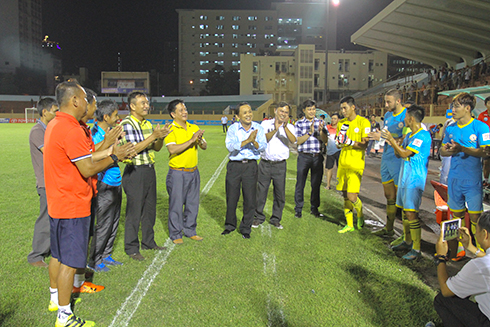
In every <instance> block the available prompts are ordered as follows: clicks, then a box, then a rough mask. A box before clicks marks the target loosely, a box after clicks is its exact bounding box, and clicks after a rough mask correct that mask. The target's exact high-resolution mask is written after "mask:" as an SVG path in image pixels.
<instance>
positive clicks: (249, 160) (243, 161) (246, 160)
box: [230, 159, 257, 163]
mask: <svg viewBox="0 0 490 327" xmlns="http://www.w3.org/2000/svg"><path fill="white" fill-rule="evenodd" d="M230 161H231V162H238V163H250V162H257V160H255V159H242V160H230Z"/></svg>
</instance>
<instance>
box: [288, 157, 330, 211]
mask: <svg viewBox="0 0 490 327" xmlns="http://www.w3.org/2000/svg"><path fill="white" fill-rule="evenodd" d="M310 170H311V196H310V205H311V207H310V209H311V211H313V212H315V211H318V207H319V206H320V186H321V184H322V178H323V155H321V154H319V155H316V156H312V155H310V154H305V153H302V152H300V153H299V154H298V162H297V172H296V189H295V191H294V202H295V205H296V206H295V208H294V211H296V212H301V211H302V210H303V205H304V203H305V202H304V191H305V184H306V178H307V177H308V171H310Z"/></svg>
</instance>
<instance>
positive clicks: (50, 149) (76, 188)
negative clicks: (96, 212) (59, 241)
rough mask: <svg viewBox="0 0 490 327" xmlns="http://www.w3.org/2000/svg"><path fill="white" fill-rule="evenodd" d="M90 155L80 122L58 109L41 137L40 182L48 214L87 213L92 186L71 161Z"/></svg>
mask: <svg viewBox="0 0 490 327" xmlns="http://www.w3.org/2000/svg"><path fill="white" fill-rule="evenodd" d="M91 156H92V151H91V144H90V141H89V139H88V138H87V135H86V133H85V131H84V130H83V128H82V127H81V126H80V123H79V122H78V121H77V120H76V119H75V117H73V116H71V115H69V114H67V113H64V112H60V111H58V112H57V113H56V118H55V119H53V120H52V121H51V122H50V123H49V125H48V127H47V128H46V134H45V136H44V182H45V185H46V198H47V201H48V213H49V216H50V217H52V218H59V219H69V218H82V217H88V216H90V202H91V200H92V194H93V193H92V192H93V191H92V185H91V183H90V179H89V178H84V177H83V176H82V174H81V173H80V171H79V170H78V168H77V166H76V164H75V163H76V162H77V161H79V160H82V159H86V158H90V157H91Z"/></svg>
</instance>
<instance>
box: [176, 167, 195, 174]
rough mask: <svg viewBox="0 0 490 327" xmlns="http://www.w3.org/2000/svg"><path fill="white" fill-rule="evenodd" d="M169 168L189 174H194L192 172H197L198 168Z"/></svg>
mask: <svg viewBox="0 0 490 327" xmlns="http://www.w3.org/2000/svg"><path fill="white" fill-rule="evenodd" d="M169 168H170V169H172V170H178V171H185V172H188V173H192V172H195V171H196V170H197V166H196V167H193V168H174V167H169Z"/></svg>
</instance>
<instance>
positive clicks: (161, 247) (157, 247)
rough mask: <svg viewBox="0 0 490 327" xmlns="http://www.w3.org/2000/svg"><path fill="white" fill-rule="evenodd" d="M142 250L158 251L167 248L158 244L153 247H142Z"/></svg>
mask: <svg viewBox="0 0 490 327" xmlns="http://www.w3.org/2000/svg"><path fill="white" fill-rule="evenodd" d="M141 249H142V250H156V251H165V250H166V249H167V248H166V247H164V246H158V245H155V247H152V248H143V247H141Z"/></svg>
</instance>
